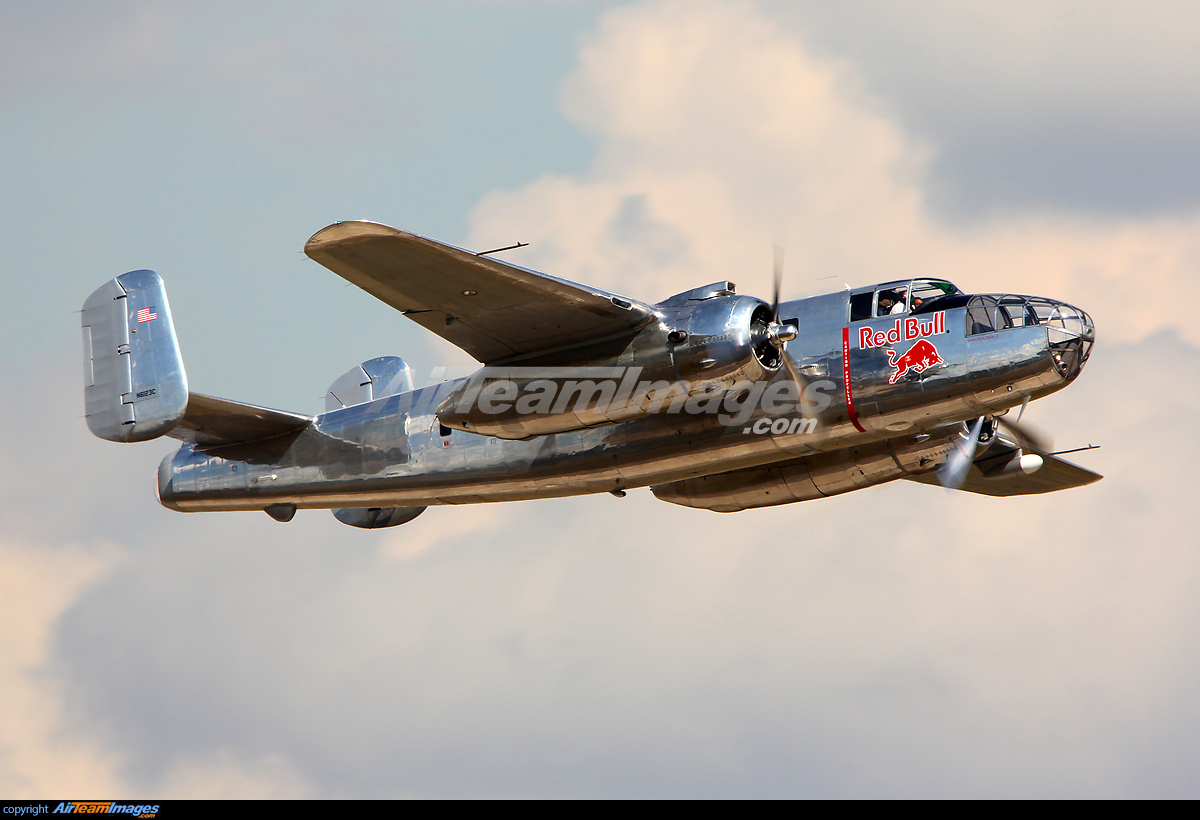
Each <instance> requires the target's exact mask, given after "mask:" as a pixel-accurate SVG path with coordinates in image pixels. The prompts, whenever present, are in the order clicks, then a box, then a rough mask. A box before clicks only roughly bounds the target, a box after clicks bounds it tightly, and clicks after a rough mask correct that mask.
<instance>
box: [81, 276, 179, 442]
mask: <svg viewBox="0 0 1200 820" xmlns="http://www.w3.org/2000/svg"><path fill="white" fill-rule="evenodd" d="M83 399H84V405H85V407H86V412H87V423H88V427H89V428H91V431H92V432H93V433H95V434H96V435H97V436H99V437H100V438H103V439H108V440H109V441H146V440H148V439H152V438H157V437H158V436H161V435H162V434H164V433H166V432H167V431H168V430H170V429H171V428H172V427H174V426H175V425H176V424H178V423H179V422H180V420H181V419H182V418H183V414H184V412H185V411H186V410H187V403H188V384H187V375H186V374H185V373H184V371H183V359H182V358H181V357H180V355H179V343H178V341H176V339H175V326H174V324H173V323H172V321H171V309H170V307H169V306H168V305H167V291H166V288H165V287H164V286H163V281H162V278H161V277H160V276H159V275H158V274H157V273H155V272H154V271H149V270H135V271H131V272H129V273H123V274H121V275H120V276H118V277H117V278H116V279H113V280H111V281H110V282H107V283H106V284H104V285H102V286H101V287H100V288H99V289H97V290H96V292H95V293H93V294H92V295H91V296H89V297H88V299H87V301H86V302H84V303H83Z"/></svg>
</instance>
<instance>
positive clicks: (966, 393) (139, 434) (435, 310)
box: [82, 222, 1100, 528]
mask: <svg viewBox="0 0 1200 820" xmlns="http://www.w3.org/2000/svg"><path fill="white" fill-rule="evenodd" d="M304 250H305V253H306V254H307V255H308V256H309V257H310V258H312V259H313V260H315V261H317V262H319V263H321V264H322V265H324V266H325V267H327V268H329V269H330V270H332V271H333V272H334V273H336V274H338V275H339V276H341V277H343V278H345V279H346V280H348V281H349V282H352V283H353V284H355V285H358V286H359V287H360V288H362V289H363V290H365V291H367V292H368V293H370V294H371V295H373V296H375V297H376V298H378V299H381V300H383V301H384V302H386V303H387V304H389V305H391V306H392V307H394V308H395V309H397V310H399V311H400V312H401V313H402V314H403V315H404V316H406V317H408V318H409V319H411V320H412V321H414V322H416V323H417V324H419V325H422V326H423V327H425V328H427V329H429V330H431V331H432V332H434V333H436V334H438V335H439V336H441V337H442V338H444V339H446V340H448V341H450V342H452V343H454V344H455V345H457V346H458V347H460V348H462V349H463V350H465V351H466V352H467V353H469V354H470V355H471V356H472V357H473V358H475V359H476V360H477V361H479V362H480V364H481V366H480V367H479V369H478V370H476V371H475V372H474V373H472V374H471V375H469V376H466V377H465V378H459V379H450V380H445V381H441V382H438V383H434V384H431V385H428V386H425V387H419V388H418V387H415V386H414V384H413V378H412V371H411V369H410V368H409V366H408V364H406V363H405V362H404V361H403V360H402V359H400V358H397V357H394V356H384V357H381V358H377V359H372V360H371V361H368V362H364V363H362V364H361V365H358V366H356V367H354V368H352V369H351V370H350V371H349V372H347V373H346V374H344V375H343V376H341V377H340V378H338V379H337V380H336V381H334V382H333V384H332V385H331V387H330V388H329V392H328V393H327V395H326V397H325V402H326V407H325V412H324V413H322V414H320V415H317V416H309V415H303V414H299V413H292V412H286V411H282V410H274V409H270V408H266V407H258V406H254V405H250V404H244V403H240V402H236V401H230V400H228V399H221V398H215V397H212V396H208V395H204V394H200V393H193V392H191V390H190V388H189V385H188V380H187V376H186V374H185V371H184V366H183V360H182V358H181V356H180V351H179V347H178V344H177V342H176V337H175V330H174V326H173V323H172V319H171V312H170V309H169V307H168V304H167V294H166V290H165V288H164V285H163V281H162V279H161V278H160V277H159V276H158V274H156V273H154V272H152V271H148V270H141V271H132V272H130V273H125V274H122V275H121V276H118V277H117V278H115V279H113V280H111V281H109V282H108V283H106V284H105V285H103V286H102V287H100V288H99V289H98V290H96V291H95V292H94V293H93V294H92V295H91V296H90V297H89V298H88V299H87V301H86V302H85V304H84V309H83V320H82V321H83V344H84V374H85V386H84V399H85V404H86V412H87V423H88V426H89V427H90V428H91V430H92V432H94V433H95V434H96V435H97V436H99V437H101V438H104V439H108V440H110V441H119V442H132V441H146V440H148V439H153V438H157V437H159V436H163V435H166V436H170V437H172V438H175V439H178V440H180V441H182V442H183V446H182V447H180V449H179V450H178V451H177V452H176V453H174V454H173V455H170V456H168V457H167V458H166V459H165V460H164V461H163V462H162V464H161V465H160V467H159V470H158V498H159V501H160V502H161V503H162V504H163V506H165V507H168V508H170V509H173V510H179V511H183V512H199V511H216V510H263V511H265V512H267V514H269V515H270V516H271V517H272V518H274V519H276V520H278V521H290V520H291V519H292V517H293V516H294V515H295V513H296V510H297V509H310V508H321V509H330V510H332V511H333V514H334V515H335V516H336V517H337V519H338V520H339V521H342V522H343V523H346V524H349V525H351V526H355V527H363V528H377V527H389V526H394V525H397V524H402V523H405V522H407V521H410V520H412V519H413V518H415V517H416V516H417V515H419V514H420V513H421V512H423V511H424V510H425V509H426V508H427V507H430V506H437V505H444V504H473V503H481V502H490V501H512V500H519V499H534V498H550V497H557V496H568V495H582V494H588V493H612V494H614V495H617V496H623V495H624V494H625V492H626V491H627V490H629V489H632V488H637V487H650V488H651V490H652V491H653V493H654V495H655V496H657V497H658V498H660V499H662V500H664V501H669V502H671V503H674V504H681V505H684V506H688V507H697V508H701V509H707V510H715V511H718V512H735V511H739V510H746V509H752V508H756V507H766V506H773V505H778V504H789V503H792V502H795V501H805V500H810V499H817V498H824V497H826V496H831V495H837V494H839V493H844V492H848V491H850V490H856V489H860V488H863V487H869V486H872V485H876V484H881V483H883V482H887V481H893V480H896V479H907V480H911V481H919V482H924V483H931V484H942V485H944V486H948V487H952V488H957V489H961V490H964V491H968V492H975V493H982V494H985V495H992V496H1009V495H1024V494H1031V493H1045V492H1051V491H1054V490H1062V489H1067V488H1071V487H1078V486H1082V485H1085V484H1089V483H1091V482H1093V481H1096V480H1098V479H1099V478H1100V476H1099V475H1097V474H1095V473H1093V472H1090V471H1088V470H1086V469H1084V468H1082V467H1079V466H1077V465H1074V464H1071V463H1070V462H1067V461H1065V460H1063V459H1061V458H1059V455H1058V454H1055V453H1051V452H1049V451H1048V447H1049V445H1048V444H1047V443H1046V442H1044V441H1042V440H1040V438H1039V437H1038V436H1036V435H1033V434H1032V433H1031V432H1030V431H1028V430H1026V429H1024V428H1023V427H1022V426H1020V424H1019V423H1018V421H1009V420H1008V419H1007V418H1006V414H1007V413H1008V412H1009V411H1010V410H1011V409H1013V408H1019V409H1018V413H1017V418H1018V420H1019V416H1020V412H1023V411H1024V409H1025V406H1026V404H1028V402H1029V401H1030V400H1031V399H1037V398H1040V397H1043V396H1046V395H1048V394H1050V393H1053V392H1055V391H1057V390H1060V389H1062V388H1063V387H1066V386H1067V385H1068V384H1070V383H1071V382H1072V381H1074V380H1075V378H1076V377H1077V376H1078V375H1079V373H1080V371H1081V369H1082V368H1083V366H1084V364H1085V363H1086V361H1087V359H1088V355H1089V353H1090V352H1091V348H1092V345H1093V342H1094V340H1095V330H1094V326H1093V323H1092V320H1091V318H1090V317H1089V316H1088V315H1087V314H1086V313H1085V312H1084V311H1082V310H1080V309H1078V308H1075V307H1072V306H1070V305H1068V304H1065V303H1063V302H1059V301H1055V300H1052V299H1047V298H1042V297H1036V296H1017V295H1011V294H967V293H963V292H961V291H960V290H959V289H958V288H957V287H955V286H954V285H953V284H951V283H950V282H947V281H944V280H941V279H932V278H929V279H911V280H904V281H896V282H886V283H883V284H879V285H874V286H871V287H862V288H856V289H847V290H845V291H841V292H837V293H829V294H825V295H820V296H814V297H810V298H806V299H799V300H794V301H787V302H781V301H780V293H779V292H780V273H781V268H782V261H781V259H780V258H778V255H777V259H776V271H775V274H776V275H775V294H774V298H773V300H772V301H771V302H767V301H765V300H762V299H757V298H755V297H752V296H743V295H739V294H737V293H736V289H735V286H734V284H733V283H732V282H726V281H723V282H715V283H713V284H711V285H706V286H704V287H698V288H694V289H692V290H689V291H686V292H684V293H679V294H676V295H675V296H672V297H670V298H668V299H665V300H664V301H661V302H658V303H655V304H650V303H647V302H640V301H638V300H636V299H633V298H630V297H627V296H621V295H617V294H612V293H607V292H605V291H602V290H598V289H595V288H591V287H587V286H585V285H580V284H576V283H574V282H569V281H566V280H563V279H558V278H555V277H552V276H547V275H545V274H541V273H537V272H534V271H531V270H526V269H524V268H521V267H517V266H515V265H511V264H507V263H505V262H502V261H500V260H498V259H496V258H493V257H492V256H491V254H493V253H495V251H484V252H481V253H473V252H470V251H467V250H463V249H460V248H456V247H452V246H449V245H445V244H442V243H439V242H435V241H433V240H430V239H426V238H423V237H420V236H416V235H413V234H409V233H405V232H403V231H399V230H397V229H395V228H390V227H387V226H385V225H379V224H375V223H370V222H339V223H337V224H334V225H331V226H329V227H327V228H325V229H324V230H321V231H319V232H318V233H317V234H315V235H314V236H313V237H312V238H311V239H309V241H308V243H307V244H306V245H305V249H304ZM502 250H503V249H502Z"/></svg>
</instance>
